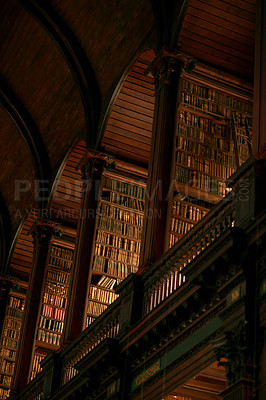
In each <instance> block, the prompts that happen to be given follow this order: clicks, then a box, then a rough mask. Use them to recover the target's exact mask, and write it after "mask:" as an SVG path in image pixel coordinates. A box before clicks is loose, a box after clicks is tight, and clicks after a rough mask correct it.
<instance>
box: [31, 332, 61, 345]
mask: <svg viewBox="0 0 266 400" xmlns="http://www.w3.org/2000/svg"><path fill="white" fill-rule="evenodd" d="M37 340H39V341H40V342H45V343H49V344H53V345H55V346H60V340H61V334H59V333H54V332H49V331H44V330H43V329H40V328H39V329H38V332H37Z"/></svg>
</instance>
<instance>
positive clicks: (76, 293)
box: [63, 151, 112, 342]
mask: <svg viewBox="0 0 266 400" xmlns="http://www.w3.org/2000/svg"><path fill="white" fill-rule="evenodd" d="M111 162H112V157H109V156H108V155H105V154H102V153H99V152H95V151H89V152H88V153H87V154H86V156H85V157H84V159H83V161H82V164H81V165H80V167H81V170H82V172H83V176H82V179H83V194H82V201H81V213H80V218H79V222H78V229H77V239H76V244H75V254H74V262H73V265H74V273H73V277H72V284H71V288H70V293H71V296H70V303H69V307H68V310H67V314H66V318H65V329H64V332H63V342H67V341H70V340H73V339H74V338H75V337H76V336H78V335H79V334H80V332H81V331H82V330H83V329H84V328H85V326H86V307H87V297H88V283H89V282H88V278H89V266H90V260H91V257H92V251H93V236H94V226H95V220H96V211H97V204H98V196H99V189H100V183H101V175H102V171H103V168H104V166H106V165H108V164H110V163H111Z"/></svg>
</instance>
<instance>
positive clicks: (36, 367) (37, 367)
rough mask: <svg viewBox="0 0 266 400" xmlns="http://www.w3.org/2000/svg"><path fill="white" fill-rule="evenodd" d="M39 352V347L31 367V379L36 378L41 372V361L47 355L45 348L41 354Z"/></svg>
mask: <svg viewBox="0 0 266 400" xmlns="http://www.w3.org/2000/svg"><path fill="white" fill-rule="evenodd" d="M39 352H40V350H39V349H38V353H37V352H35V353H34V357H33V363H32V369H31V380H32V379H34V378H35V376H36V375H37V374H38V373H39V372H41V370H42V368H41V361H42V360H43V359H44V357H46V356H47V352H46V351H45V350H41V354H39Z"/></svg>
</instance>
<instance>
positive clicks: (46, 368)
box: [41, 353, 63, 399]
mask: <svg viewBox="0 0 266 400" xmlns="http://www.w3.org/2000/svg"><path fill="white" fill-rule="evenodd" d="M41 367H42V369H43V372H44V376H45V378H44V385H43V396H44V398H45V399H49V397H50V396H51V394H53V393H55V392H56V390H57V389H59V388H60V385H61V380H62V375H63V371H62V361H61V357H60V353H50V354H48V356H47V357H45V358H44V359H43V361H42V362H41Z"/></svg>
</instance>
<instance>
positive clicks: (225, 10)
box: [193, 0, 255, 29]
mask: <svg viewBox="0 0 266 400" xmlns="http://www.w3.org/2000/svg"><path fill="white" fill-rule="evenodd" d="M193 7H194V8H197V9H198V10H201V11H206V12H207V13H208V14H209V15H210V16H215V17H218V18H219V19H222V20H224V21H230V22H232V23H234V24H237V25H239V26H241V27H247V29H248V28H249V27H251V29H253V28H254V22H255V21H254V15H253V14H251V13H249V12H247V11H245V10H243V9H240V8H238V7H234V6H233V5H232V4H230V5H229V4H225V3H223V2H221V1H219V0H212V1H210V0H200V1H199V0H193ZM214 22H215V21H214Z"/></svg>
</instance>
